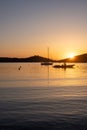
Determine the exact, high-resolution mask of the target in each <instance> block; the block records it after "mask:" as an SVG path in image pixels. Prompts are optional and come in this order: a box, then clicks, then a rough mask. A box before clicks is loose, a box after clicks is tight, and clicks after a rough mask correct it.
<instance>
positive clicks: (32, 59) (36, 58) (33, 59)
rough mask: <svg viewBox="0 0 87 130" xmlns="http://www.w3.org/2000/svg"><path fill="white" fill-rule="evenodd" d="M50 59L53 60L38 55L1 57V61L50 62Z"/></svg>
mask: <svg viewBox="0 0 87 130" xmlns="http://www.w3.org/2000/svg"><path fill="white" fill-rule="evenodd" d="M48 61H51V62H52V61H53V60H51V59H48V58H45V57H42V56H38V55H35V56H31V57H27V58H9V57H0V62H48Z"/></svg>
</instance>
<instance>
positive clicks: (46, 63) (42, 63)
mask: <svg viewBox="0 0 87 130" xmlns="http://www.w3.org/2000/svg"><path fill="white" fill-rule="evenodd" d="M41 65H53V62H50V60H49V48H48V61H45V62H41Z"/></svg>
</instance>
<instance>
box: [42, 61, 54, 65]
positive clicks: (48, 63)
mask: <svg viewBox="0 0 87 130" xmlns="http://www.w3.org/2000/svg"><path fill="white" fill-rule="evenodd" d="M52 64H53V63H52V62H42V63H41V65H52Z"/></svg>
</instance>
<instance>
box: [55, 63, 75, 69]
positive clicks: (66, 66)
mask: <svg viewBox="0 0 87 130" xmlns="http://www.w3.org/2000/svg"><path fill="white" fill-rule="evenodd" d="M74 66H75V65H74V64H73V65H54V66H53V67H54V68H64V69H66V68H73V67H74Z"/></svg>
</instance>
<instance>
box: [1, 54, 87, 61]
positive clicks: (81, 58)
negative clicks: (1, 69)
mask: <svg viewBox="0 0 87 130" xmlns="http://www.w3.org/2000/svg"><path fill="white" fill-rule="evenodd" d="M48 61H50V62H65V61H66V62H75V63H87V53H85V54H81V55H77V56H75V57H74V58H73V59H71V58H66V59H62V60H52V59H48V58H45V57H42V56H39V55H35V56H31V57H27V58H9V57H0V62H48Z"/></svg>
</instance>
